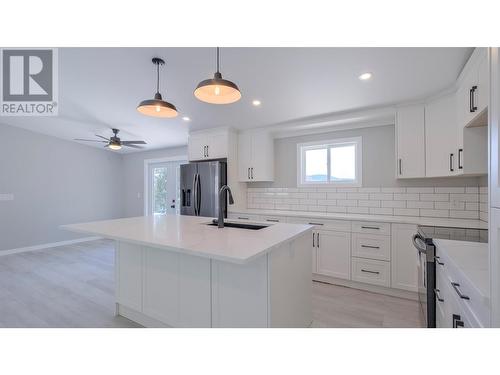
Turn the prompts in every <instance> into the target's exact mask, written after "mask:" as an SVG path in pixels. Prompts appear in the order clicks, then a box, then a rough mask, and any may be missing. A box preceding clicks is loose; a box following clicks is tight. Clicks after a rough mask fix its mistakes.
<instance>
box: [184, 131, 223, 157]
mask: <svg viewBox="0 0 500 375" xmlns="http://www.w3.org/2000/svg"><path fill="white" fill-rule="evenodd" d="M228 145H229V133H228V130H220V129H216V130H213V131H208V130H207V131H199V132H193V133H190V134H189V139H188V157H189V160H190V161H195V160H212V159H224V158H227V157H228V147H229V146H228Z"/></svg>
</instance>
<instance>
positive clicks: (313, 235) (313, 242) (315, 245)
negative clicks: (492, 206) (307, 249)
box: [313, 232, 316, 247]
mask: <svg viewBox="0 0 500 375" xmlns="http://www.w3.org/2000/svg"><path fill="white" fill-rule="evenodd" d="M314 234H315V233H314V232H313V247H316V245H315V244H314Z"/></svg>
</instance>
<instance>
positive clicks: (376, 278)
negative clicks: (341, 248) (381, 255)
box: [352, 257, 391, 287]
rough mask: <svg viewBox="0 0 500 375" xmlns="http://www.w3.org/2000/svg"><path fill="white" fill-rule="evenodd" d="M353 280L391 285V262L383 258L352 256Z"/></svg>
mask: <svg viewBox="0 0 500 375" xmlns="http://www.w3.org/2000/svg"><path fill="white" fill-rule="evenodd" d="M352 280H353V281H358V282H361V283H367V284H374V285H380V286H385V287H390V286H391V263H390V262H386V261H383V260H374V259H363V258H355V257H353V258H352Z"/></svg>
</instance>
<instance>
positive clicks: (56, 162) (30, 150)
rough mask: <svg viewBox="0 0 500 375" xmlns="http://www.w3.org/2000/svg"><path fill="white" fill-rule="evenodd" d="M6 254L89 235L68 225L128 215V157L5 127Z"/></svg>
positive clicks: (0, 180)
mask: <svg viewBox="0 0 500 375" xmlns="http://www.w3.org/2000/svg"><path fill="white" fill-rule="evenodd" d="M0 141H1V146H0V194H1V193H3V194H5V193H12V194H14V200H13V201H0V251H1V250H6V249H14V248H19V247H25V246H32V245H39V244H44V243H52V242H58V241H64V240H69V239H74V238H78V237H85V236H82V235H78V234H73V233H70V232H67V231H63V230H60V229H59V226H60V225H62V224H68V223H74V222H84V221H92V220H104V219H113V218H118V217H121V216H123V213H124V209H123V200H124V195H123V183H124V179H123V173H122V157H121V156H120V155H118V154H113V153H112V152H110V151H106V150H98V149H96V148H92V147H89V146H83V145H80V144H77V143H75V142H71V141H65V140H61V139H58V138H54V137H50V136H46V135H42V134H38V133H34V132H31V131H27V130H24V129H20V128H17V127H11V126H7V125H3V124H0Z"/></svg>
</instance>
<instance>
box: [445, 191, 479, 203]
mask: <svg viewBox="0 0 500 375" xmlns="http://www.w3.org/2000/svg"><path fill="white" fill-rule="evenodd" d="M453 200H457V201H462V202H479V195H478V194H473V193H468V194H467V193H466V194H450V201H453Z"/></svg>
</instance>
